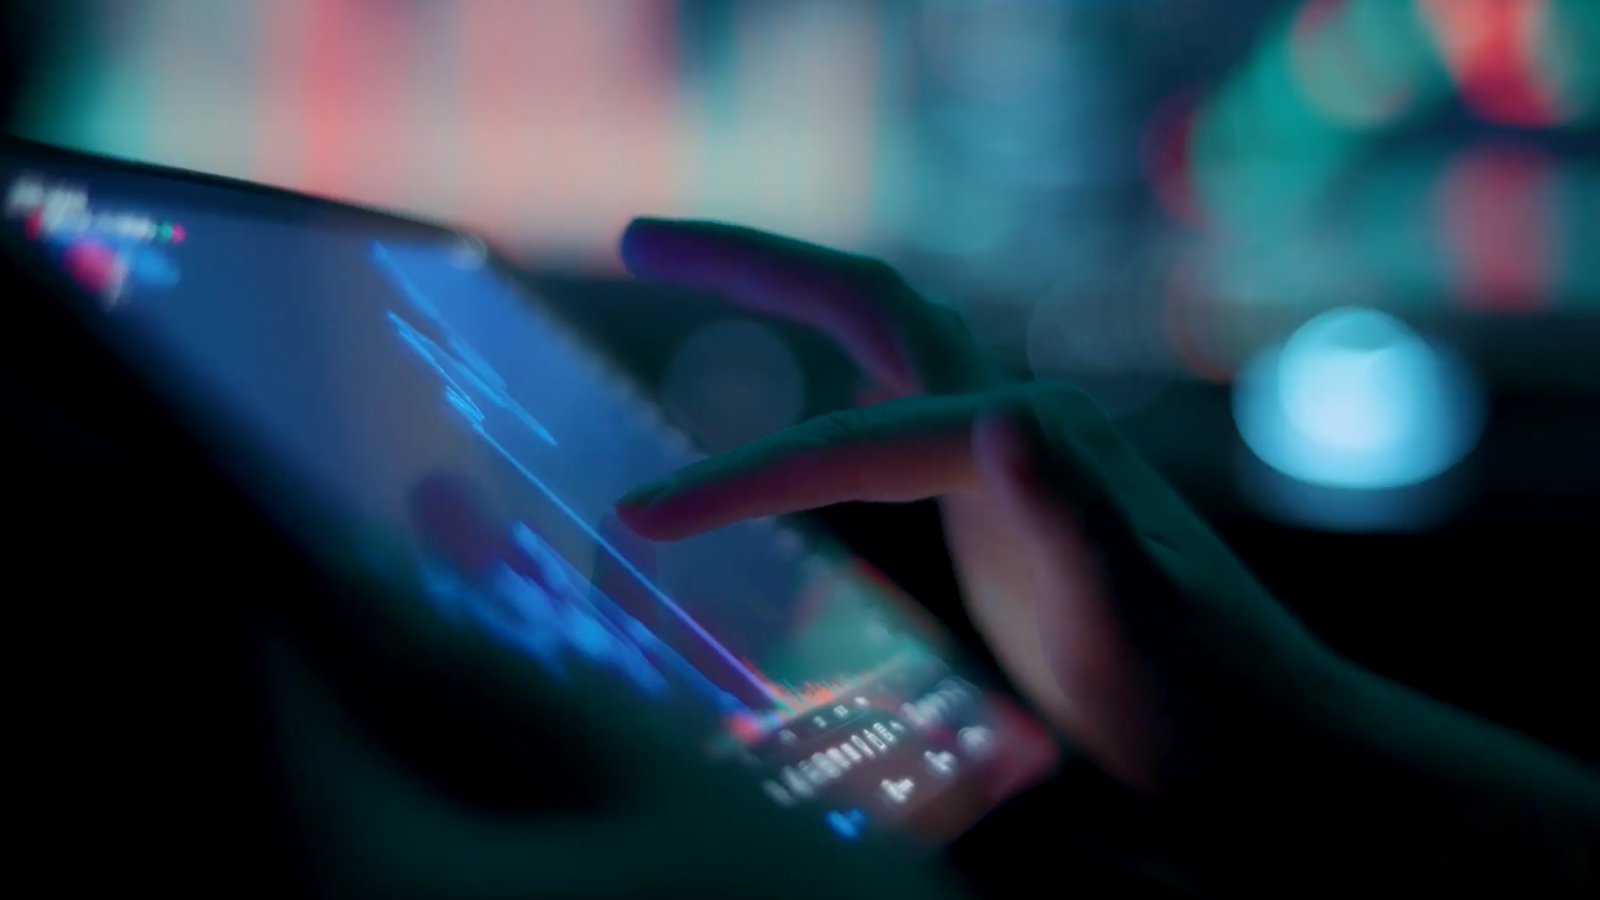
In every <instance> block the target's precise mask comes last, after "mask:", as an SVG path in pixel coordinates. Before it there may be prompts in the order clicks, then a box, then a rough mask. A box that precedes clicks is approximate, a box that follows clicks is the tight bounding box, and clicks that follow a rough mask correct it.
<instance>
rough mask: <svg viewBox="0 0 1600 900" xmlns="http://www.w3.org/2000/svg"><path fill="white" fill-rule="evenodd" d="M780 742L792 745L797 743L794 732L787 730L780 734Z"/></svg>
mask: <svg viewBox="0 0 1600 900" xmlns="http://www.w3.org/2000/svg"><path fill="white" fill-rule="evenodd" d="M778 740H780V741H782V742H784V743H785V744H792V743H794V741H795V737H794V732H792V731H790V730H789V729H787V728H785V729H784V730H782V731H780V732H778Z"/></svg>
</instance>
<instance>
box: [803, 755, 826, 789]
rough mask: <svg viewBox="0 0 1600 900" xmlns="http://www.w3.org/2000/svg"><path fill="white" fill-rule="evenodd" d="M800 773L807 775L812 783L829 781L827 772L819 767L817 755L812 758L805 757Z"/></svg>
mask: <svg viewBox="0 0 1600 900" xmlns="http://www.w3.org/2000/svg"><path fill="white" fill-rule="evenodd" d="M800 774H802V775H804V776H806V778H807V779H809V780H810V781H811V783H812V784H827V783H828V775H827V773H826V772H824V771H822V770H821V769H819V768H817V764H816V757H812V758H811V759H803V760H801V761H800Z"/></svg>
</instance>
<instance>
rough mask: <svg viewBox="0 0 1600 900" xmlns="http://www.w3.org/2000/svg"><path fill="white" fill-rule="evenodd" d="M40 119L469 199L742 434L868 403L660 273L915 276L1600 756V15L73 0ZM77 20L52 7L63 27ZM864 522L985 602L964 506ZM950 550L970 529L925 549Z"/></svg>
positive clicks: (133, 142) (1339, 602) (1256, 521)
mask: <svg viewBox="0 0 1600 900" xmlns="http://www.w3.org/2000/svg"><path fill="white" fill-rule="evenodd" d="M35 6H36V7H37V8H39V9H41V10H45V11H47V12H48V16H47V18H48V19H50V25H49V27H45V26H43V25H41V26H39V28H38V30H37V34H38V40H39V42H40V46H39V47H36V48H35V50H36V51H37V52H36V53H35V54H34V55H35V56H36V57H37V58H38V59H39V60H40V61H41V62H43V63H44V65H43V66H42V67H40V68H38V69H37V70H36V71H34V72H33V73H32V77H30V78H29V79H28V81H27V85H28V87H29V90H28V91H27V93H26V96H25V97H24V98H23V99H24V101H25V102H24V104H23V106H22V109H21V118H20V119H18V120H17V122H16V123H15V125H14V127H15V129H16V130H18V131H20V132H21V133H22V134H24V135H25V136H30V137H35V138H39V139H43V140H47V141H52V142H56V143H61V144H66V145H69V146H73V147H78V148H84V149H89V150H94V151H100V152H104V153H109V154H114V155H118V156H123V157H128V158H133V159H138V160H146V161H154V162H161V163H167V164H171V165H177V166H184V167H190V168H194V169H199V170H202V171H207V172H217V173H222V174H225V175H232V176H239V177H244V178H249V179H256V180H260V181H265V182H270V183H273V184H278V185H284V186H288V187H292V188H296V189H299V190H304V191H310V192H313V193H317V194H323V195H327V196H331V197H336V198H342V199H347V200H352V201H356V202H360V203H365V204H373V205H377V206H381V207H387V208H393V209H397V210H401V211H408V212H415V213H417V214H420V215H423V216H426V217H430V218H436V219H442V220H446V221H449V222H455V223H460V225H461V226H462V227H464V228H469V229H474V230H479V231H482V232H483V233H485V234H487V235H490V236H492V237H493V238H494V239H495V240H496V242H497V243H498V244H499V245H500V246H501V247H502V248H503V249H505V250H507V251H509V253H510V254H512V255H513V256H515V257H516V259H517V261H518V263H519V264H521V265H523V266H525V267H526V268H527V273H528V276H529V278H530V279H531V280H532V281H533V282H534V283H535V284H536V286H538V287H539V288H540V289H541V290H542V291H543V292H544V293H545V295H546V296H547V297H548V298H550V299H551V300H552V302H556V303H558V304H559V305H561V306H563V308H564V309H565V311H566V312H567V313H568V314H569V315H570V316H572V317H574V319H575V321H578V322H579V323H580V324H581V325H583V326H584V327H586V328H588V329H589V330H590V331H591V333H593V334H595V335H596V336H597V337H598V338H599V339H601V340H602V341H603V342H604V343H606V344H607V346H608V349H610V350H612V351H613V352H614V354H615V356H616V358H617V359H619V360H622V361H623V362H624V363H625V364H626V365H627V366H628V367H629V368H631V369H632V370H633V374H635V375H638V376H639V377H640V378H641V379H643V381H644V383H645V384H646V386H647V387H649V388H651V389H653V390H654V391H656V393H657V396H658V397H660V398H661V400H662V401H663V402H664V403H665V405H666V406H667V407H668V408H669V409H670V410H671V411H672V412H673V413H674V414H675V415H676V416H677V417H678V419H679V420H680V421H682V422H684V423H685V424H687V426H688V427H689V430H691V431H692V432H694V433H695V434H696V435H697V436H698V437H699V438H700V439H701V440H702V442H703V443H705V444H707V445H709V446H710V447H711V448H712V449H716V448H720V447H725V446H729V445H732V444H736V443H738V442H740V441H742V440H746V439H748V438H750V437H752V436H755V435H757V434H760V433H763V432H766V431H770V430H772V429H775V428H779V427H782V426H784V425H787V424H789V423H791V422H793V421H795V420H797V419H798V418H800V417H802V416H806V415H811V414H815V413H818V412H822V411H825V410H827V409H830V408H837V407H838V406H840V405H843V404H846V403H849V402H852V401H853V399H854V396H855V389H856V387H857V385H856V384H855V383H854V381H853V379H854V378H855V376H854V374H853V373H851V372H850V371H848V368H847V367H845V366H844V365H843V363H842V360H841V359H840V358H839V357H838V354H837V353H836V352H833V351H831V350H830V348H829V347H828V346H827V344H826V342H825V341H822V340H821V339H819V338H817V337H816V336H815V335H811V334H808V333H806V332H805V331H804V330H802V329H799V328H796V327H790V326H785V325H782V324H780V323H773V322H770V321H764V320H760V319H758V318H755V317H752V316H749V315H743V314H738V313H735V312H733V311H730V310H729V309H728V308H727V307H726V306H723V305H720V304H718V303H717V302H715V301H714V300H711V299H708V298H694V297H685V296H681V295H676V294H670V293H667V292H662V291H658V290H656V289H654V288H651V287H648V286H644V285H639V284H637V283H633V282H631V281H629V280H628V279H626V278H625V277H623V276H622V273H621V272H620V269H619V267H618V264H617V260H616V256H615V239H616V236H617V234H618V232H619V230H620V229H621V228H622V226H623V224H624V223H625V222H626V221H627V220H628V219H629V218H630V217H631V216H633V215H636V214H641V213H652V214H664V215H683V216H707V217H716V218H723V219H732V220H737V221H740V222H745V223H748V224H751V225H756V226H760V227H765V228H770V229H776V230H780V231H785V232H790V233H793V234H797V235H800V236H802V237H806V238H810V239H814V240H818V241H823V242H827V243H831V244H837V245H841V246H844V247H848V248H852V249H856V250H860V251H864V252H869V253H874V254H878V255H881V256H883V257H886V258H887V259H889V260H891V261H892V262H894V263H895V264H896V265H897V266H898V267H899V268H900V269H901V270H902V271H903V272H904V273H905V274H906V276H907V277H908V278H909V279H910V280H911V281H912V282H913V283H914V284H915V285H917V286H918V287H919V288H921V289H922V290H923V291H924V293H925V294H926V295H927V296H928V297H929V298H931V299H933V300H935V301H936V302H940V303H946V304H949V305H951V306H953V307H955V308H957V309H958V310H959V311H961V312H962V313H963V314H964V315H965V316H966V318H967V319H968V321H969V322H970V323H971V324H972V327H973V328H974V330H975V332H976V333H977V334H978V335H979V336H980V338H981V339H982V340H983V341H985V342H986V343H987V344H988V345H989V346H990V347H991V348H992V349H993V350H994V352H995V353H996V354H997V355H998V356H999V357H1000V358H1001V359H1002V360H1004V361H1006V362H1007V363H1008V364H1010V365H1011V366H1013V367H1014V368H1015V369H1016V370H1017V371H1018V372H1020V373H1032V374H1034V375H1038V376H1041V377H1063V378H1068V379H1071V380H1072V381H1074V382H1075V383H1077V384H1079V385H1081V386H1083V387H1084V388H1085V389H1086V390H1088V391H1089V392H1090V393H1092V394H1093V395H1095V396H1096V397H1097V398H1098V399H1099V400H1100V402H1101V403H1102V405H1103V406H1104V407H1105V408H1106V409H1107V411H1108V412H1110V413H1112V414H1113V415H1115V416H1117V417H1118V419H1119V422H1120V424H1121V425H1122V427H1123V430H1124V432H1125V433H1126V434H1127V435H1128V436H1129V438H1130V440H1132V441H1133V442H1134V443H1136V444H1137V446H1139V448H1140V449H1141V450H1142V451H1143V452H1144V453H1145V454H1146V455H1147V456H1148V458H1149V459H1150V460H1151V461H1152V462H1153V463H1154V464H1155V465H1157V466H1158V467H1159V468H1161V469H1162V470H1163V471H1164V472H1165V473H1166V474H1167V475H1168V476H1169V477H1170V478H1171V479H1172V480H1173V481H1174V483H1175V484H1177V485H1178V487H1179V488H1180V489H1181V490H1182V491H1183V492H1184V494H1185V495H1186V496H1187V497H1188V498H1189V499H1190V500H1191V501H1192V502H1194V503H1195V505H1196V506H1197V507H1199V508H1200V510H1201V511H1202V512H1203V513H1204V514H1205V515H1206V516H1207V517H1208V518H1209V519H1210V520H1211V521H1212V522H1213V523H1214V524H1215V525H1216V526H1217V527H1218V529H1219V530H1220V531H1221V532H1222V533H1223V535H1224V537H1225V539H1226V540H1228V541H1229V542H1230V544H1232V545H1233V546H1234V547H1235V548H1236V549H1237V550H1238V551H1239V553H1240V554H1241V555H1242V556H1243V557H1244V558H1245V559H1246V561H1247V562H1248V563H1249V564H1250V565H1251V566H1252V567H1253V568H1254V570H1255V571H1256V572H1257V573H1258V574H1259V575H1260V576H1261V578H1262V580H1263V581H1264V582H1265V583H1266V584H1267V585H1268V586H1269V587H1271V588H1272V589H1273V590H1274V591H1276V592H1277V593H1278V595H1279V596H1281V597H1282V598H1283V599H1284V600H1285V602H1286V603H1288V604H1290V605H1291V606H1292V607H1293V609H1294V611H1295V612H1296V613H1297V614H1299V615H1300V616H1301V617H1302V618H1304V619H1305V620H1306V621H1307V622H1308V623H1309V624H1310V625H1311V626H1312V627H1313V628H1314V629H1315V630H1316V631H1317V633H1318V634H1319V635H1321V636H1323V637H1324V638H1325V639H1326V640H1328V641H1329V642H1330V643H1331V644H1332V645H1333V646H1335V647H1337V648H1338V649H1339V650H1340V652H1342V653H1344V654H1346V655H1348V656H1350V657H1351V658H1353V659H1356V660H1358V661H1360V662H1362V663H1363V664H1365V665H1368V666H1370V667H1372V668H1373V669H1375V670H1377V671H1380V672H1383V673H1385V674H1388V675H1391V676H1394V677H1396V678H1399V679H1401V680H1403V681H1405V682H1407V683H1409V684H1412V685H1415V686H1417V687H1418V688H1420V689H1423V690H1425V691H1429V692H1431V693H1433V694H1435V695H1436V696H1439V697H1442V698H1445V699H1447V700H1450V701H1453V702H1456V703H1459V704H1461V705H1463V706H1466V707H1468V708H1470V709H1473V710H1476V711H1478V712H1480V713H1482V714H1484V715H1487V716H1490V717H1491V718H1494V719H1496V720H1498V721H1501V722H1504V723H1507V724H1509V725H1512V726H1513V727H1517V728H1520V729H1523V730H1525V731H1527V732H1529V733H1531V734H1534V735H1536V736H1538V737H1541V738H1543V739H1545V740H1547V741H1550V742H1552V743H1554V744H1556V745H1558V746H1561V747H1564V748H1566V749H1568V750H1570V751H1571V752H1573V753H1576V754H1578V755H1579V756H1581V757H1583V758H1585V759H1589V760H1600V742H1597V741H1596V736H1595V734H1594V729H1593V728H1591V727H1587V719H1588V718H1592V717H1585V716H1582V715H1574V711H1575V710H1578V709H1581V708H1585V704H1587V705H1590V706H1592V696H1591V695H1592V686H1593V685H1594V684H1595V683H1597V681H1600V655H1596V654H1595V653H1594V652H1593V646H1592V645H1593V638H1592V635H1593V630H1592V628H1590V627H1588V626H1587V624H1586V623H1587V621H1588V619H1589V618H1590V617H1591V614H1590V612H1589V608H1590V607H1592V605H1593V600H1594V596H1595V589H1594V572H1593V569H1592V567H1591V566H1590V564H1589V562H1590V561H1589V559H1588V558H1587V554H1586V553H1585V552H1584V548H1586V547H1587V546H1590V545H1592V544H1593V543H1594V541H1595V539H1596V538H1597V537H1600V452H1597V449H1596V448H1600V351H1597V348H1600V253H1597V251H1600V3H1597V2H1595V0H920V2H919V0H901V2H893V0H454V2H450V0H53V2H49V3H45V2H40V3H36V4H35ZM41 21H42V20H41ZM831 522H832V524H833V525H834V526H835V527H836V528H837V529H838V530H839V532H840V533H841V534H842V535H844V536H845V537H846V538H847V539H849V540H852V541H853V542H855V543H856V544H857V545H858V546H859V547H862V548H864V549H870V548H871V547H873V546H876V547H877V550H878V552H877V553H876V555H873V556H872V558H873V559H874V561H875V562H878V563H879V564H880V566H881V567H882V568H883V569H884V570H885V571H887V572H889V573H890V574H891V575H892V576H893V577H894V578H895V579H896V580H898V581H900V582H901V583H902V584H904V585H905V586H907V587H908V588H909V589H910V590H911V591H912V592H913V593H914V594H915V595H916V596H918V598H919V599H921V600H922V601H924V602H925V603H927V604H928V605H929V606H930V607H931V608H933V609H935V611H937V612H939V613H940V614H941V615H942V616H944V617H945V618H946V620H947V621H951V622H958V621H959V620H960V617H961V613H960V606H959V602H958V599H957V597H956V595H955V593H954V587H953V582H952V581H951V578H950V573H949V568H948V564H947V562H945V561H938V560H931V559H929V558H927V556H926V554H922V555H916V556H900V557H896V556H895V552H894V551H895V546H886V544H895V545H897V542H895V541H886V540H885V536H897V537H900V538H906V537H909V538H913V539H915V538H921V539H925V540H927V541H931V542H933V543H932V546H937V541H938V540H939V536H940V533H939V530H938V528H939V525H938V520H937V517H936V514H935V513H934V512H933V511H932V510H931V509H930V508H929V507H928V506H927V505H915V504H914V505H908V506H904V507H901V506H894V507H882V506H875V507H874V506H869V507H852V508H849V509H847V510H843V511H840V512H839V514H838V515H836V516H832V518H831ZM903 543H905V545H906V546H919V547H923V548H925V547H927V546H929V544H917V543H916V541H915V540H905V541H903Z"/></svg>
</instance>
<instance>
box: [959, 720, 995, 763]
mask: <svg viewBox="0 0 1600 900" xmlns="http://www.w3.org/2000/svg"><path fill="white" fill-rule="evenodd" d="M956 743H957V744H958V745H960V747H961V750H962V751H963V752H964V753H966V754H967V755H968V756H970V757H972V758H974V759H982V758H983V757H985V756H988V755H989V752H990V751H991V750H993V749H994V732H992V731H990V730H989V729H987V728H985V727H983V726H982V725H973V726H971V727H968V728H963V729H961V731H960V733H958V734H957V735H956Z"/></svg>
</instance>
